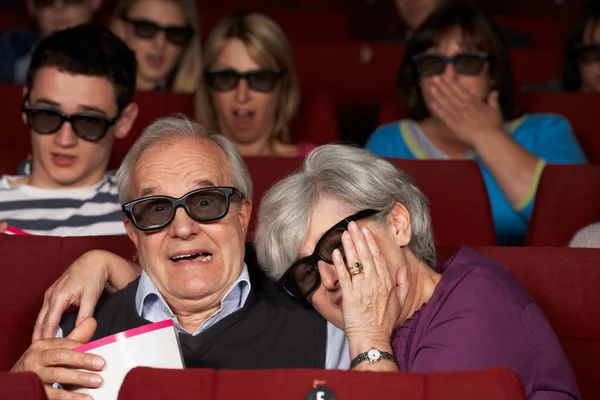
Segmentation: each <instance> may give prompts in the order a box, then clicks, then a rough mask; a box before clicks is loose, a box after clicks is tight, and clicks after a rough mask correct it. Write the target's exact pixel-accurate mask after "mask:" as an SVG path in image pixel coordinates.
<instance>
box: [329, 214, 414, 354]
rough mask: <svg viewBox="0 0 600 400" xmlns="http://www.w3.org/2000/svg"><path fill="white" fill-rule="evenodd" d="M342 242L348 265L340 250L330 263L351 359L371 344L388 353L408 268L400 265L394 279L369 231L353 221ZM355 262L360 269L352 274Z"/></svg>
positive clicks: (399, 312)
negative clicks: (336, 278) (340, 293)
mask: <svg viewBox="0 0 600 400" xmlns="http://www.w3.org/2000/svg"><path fill="white" fill-rule="evenodd" d="M342 244H343V246H344V251H345V254H346V261H347V265H346V263H344V260H343V258H342V255H341V253H340V251H339V250H335V251H334V253H333V263H334V266H335V269H336V272H337V275H338V280H339V283H340V287H341V289H342V313H343V317H344V326H345V328H344V330H345V331H346V335H347V337H348V341H349V343H350V356H351V358H354V357H356V356H357V355H358V354H360V353H362V352H365V351H368V350H369V349H370V348H371V347H376V348H378V349H380V350H385V351H390V352H391V346H390V337H391V335H392V332H393V330H394V329H395V328H396V325H397V323H398V318H399V317H400V315H401V312H402V308H403V306H404V303H405V300H406V296H407V294H408V277H407V269H406V267H401V268H399V270H398V273H397V279H399V282H396V280H395V279H394V277H393V276H392V275H391V273H390V270H389V268H388V265H387V262H386V260H385V258H384V257H383V254H382V253H381V251H380V250H379V248H378V247H377V243H376V242H375V238H374V237H373V234H372V233H371V231H370V230H369V229H366V228H365V229H363V230H360V228H359V227H358V225H357V224H356V223H355V222H351V223H350V224H349V225H348V232H344V234H343V235H342ZM357 263H360V264H362V266H363V272H362V273H359V274H356V275H351V274H350V273H349V271H348V269H351V270H352V269H353V268H355V265H356V264H357ZM388 349H389V350H388Z"/></svg>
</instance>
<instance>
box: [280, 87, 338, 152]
mask: <svg viewBox="0 0 600 400" xmlns="http://www.w3.org/2000/svg"><path fill="white" fill-rule="evenodd" d="M290 130H291V139H292V142H293V143H298V142H300V141H303V142H309V143H314V144H327V143H334V142H338V141H339V140H340V134H339V129H338V123H337V119H336V115H335V105H334V103H333V98H332V97H331V94H329V93H328V92H326V91H323V90H317V91H315V92H310V93H303V94H302V97H301V101H300V108H299V110H298V115H296V117H295V118H294V120H293V121H292V126H291V128H290Z"/></svg>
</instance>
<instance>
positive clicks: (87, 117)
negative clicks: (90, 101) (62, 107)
mask: <svg viewBox="0 0 600 400" xmlns="http://www.w3.org/2000/svg"><path fill="white" fill-rule="evenodd" d="M21 111H22V112H23V113H25V115H26V116H27V125H28V126H29V128H31V129H32V130H33V131H34V132H36V133H39V134H42V135H50V134H53V133H56V132H58V130H59V129H60V128H61V127H62V126H63V124H64V123H65V122H69V123H70V124H71V128H73V132H75V135H77V137H80V138H82V139H84V140H87V141H88V142H94V143H95V142H99V141H100V140H102V139H103V138H104V137H105V136H106V133H107V132H108V130H109V129H110V127H111V126H113V125H114V124H116V123H117V121H118V120H119V118H120V115H117V116H116V117H114V118H107V117H103V116H102V115H96V114H86V113H76V114H71V115H69V114H65V113H63V112H61V111H58V110H55V109H52V108H48V107H39V106H25V105H24V106H23V107H22V108H21ZM35 112H43V113H46V114H48V115H53V116H56V117H59V118H60V122H59V123H58V125H56V126H54V127H51V128H47V129H41V127H39V126H37V125H36V123H35V121H34V119H35V118H33V116H32V113H35ZM91 120H93V121H98V122H100V123H102V124H103V126H102V130H101V134H100V135H94V136H92V135H86V133H85V132H80V129H81V127H79V128H78V126H79V125H78V123H77V122H78V121H81V122H85V121H88V122H89V121H91Z"/></svg>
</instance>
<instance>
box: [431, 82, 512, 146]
mask: <svg viewBox="0 0 600 400" xmlns="http://www.w3.org/2000/svg"><path fill="white" fill-rule="evenodd" d="M430 91H431V98H432V102H431V112H432V114H434V115H435V116H436V117H438V118H439V119H440V120H442V121H443V122H444V123H445V124H446V126H447V127H448V128H450V129H451V130H452V131H453V132H454V134H455V135H456V136H457V137H458V138H459V139H461V140H463V141H464V142H466V143H468V144H470V145H471V146H473V147H475V145H476V142H477V140H478V139H479V138H480V137H482V136H485V135H486V134H489V133H490V132H493V133H496V132H499V131H501V130H502V121H503V117H502V110H501V108H500V103H499V101H498V95H499V94H498V92H497V91H492V92H490V94H489V95H488V98H487V101H486V102H483V101H481V99H479V98H477V97H475V96H473V95H472V94H471V93H469V92H468V91H467V90H466V89H465V88H463V87H462V86H461V85H460V84H459V83H458V82H456V81H454V80H450V79H444V78H441V77H439V76H435V77H433V85H432V86H431V88H430Z"/></svg>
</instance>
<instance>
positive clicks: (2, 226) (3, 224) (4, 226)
mask: <svg viewBox="0 0 600 400" xmlns="http://www.w3.org/2000/svg"><path fill="white" fill-rule="evenodd" d="M7 229H8V223H6V222H2V221H0V233H4V232H6V230H7Z"/></svg>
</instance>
